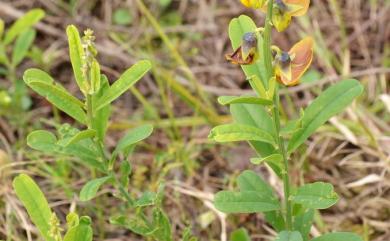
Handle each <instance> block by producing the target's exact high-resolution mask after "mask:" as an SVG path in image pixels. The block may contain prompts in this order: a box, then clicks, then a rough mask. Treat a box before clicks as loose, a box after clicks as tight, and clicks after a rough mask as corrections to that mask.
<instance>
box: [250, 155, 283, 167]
mask: <svg viewBox="0 0 390 241" xmlns="http://www.w3.org/2000/svg"><path fill="white" fill-rule="evenodd" d="M282 160H283V156H282V155H281V154H278V153H276V154H272V155H269V156H266V157H263V158H259V157H254V158H251V162H252V163H253V164H255V165H259V164H261V163H264V162H265V163H268V162H271V163H276V164H279V163H281V162H282Z"/></svg>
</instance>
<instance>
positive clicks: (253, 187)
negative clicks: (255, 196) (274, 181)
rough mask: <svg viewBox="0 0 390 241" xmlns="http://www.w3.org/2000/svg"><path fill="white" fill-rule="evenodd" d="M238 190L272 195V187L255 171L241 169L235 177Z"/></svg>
mask: <svg viewBox="0 0 390 241" xmlns="http://www.w3.org/2000/svg"><path fill="white" fill-rule="evenodd" d="M237 184H238V187H239V188H240V191H255V192H259V193H262V194H265V195H269V196H274V193H273V191H272V188H271V187H270V186H269V185H268V183H266V182H265V181H264V180H263V179H262V178H261V177H260V176H259V175H257V174H256V172H254V171H251V170H245V171H243V172H242V173H241V174H240V175H239V176H238V178H237Z"/></svg>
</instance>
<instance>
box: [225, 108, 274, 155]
mask: <svg viewBox="0 0 390 241" xmlns="http://www.w3.org/2000/svg"><path fill="white" fill-rule="evenodd" d="M230 112H231V114H232V116H233V119H234V121H235V122H237V123H239V124H244V125H250V126H253V127H257V128H259V129H262V130H264V131H268V132H269V133H270V134H271V135H272V136H276V130H275V128H274V124H273V121H272V119H271V117H270V116H269V115H268V113H267V112H266V111H265V109H264V108H263V107H262V106H257V105H248V104H232V105H230ZM249 143H250V145H251V146H252V147H253V148H254V149H255V151H256V152H257V154H258V155H260V156H269V155H271V154H273V153H274V152H275V148H274V147H273V146H272V145H271V144H269V143H266V142H261V141H249Z"/></svg>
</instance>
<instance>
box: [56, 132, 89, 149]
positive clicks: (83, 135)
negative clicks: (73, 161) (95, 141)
mask: <svg viewBox="0 0 390 241" xmlns="http://www.w3.org/2000/svg"><path fill="white" fill-rule="evenodd" d="M95 135H96V131H95V130H90V129H88V130H83V131H80V132H78V133H77V134H76V135H74V136H73V137H72V138H70V139H69V140H67V141H66V142H65V143H64V144H63V146H65V147H66V146H69V145H71V144H75V143H77V142H79V141H81V140H84V139H88V138H93V137H94V136H95Z"/></svg>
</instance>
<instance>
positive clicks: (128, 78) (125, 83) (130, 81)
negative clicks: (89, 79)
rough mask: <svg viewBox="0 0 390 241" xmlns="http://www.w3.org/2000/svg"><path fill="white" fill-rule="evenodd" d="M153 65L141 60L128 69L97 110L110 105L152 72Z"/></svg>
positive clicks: (101, 99) (104, 97) (100, 99)
mask: <svg viewBox="0 0 390 241" xmlns="http://www.w3.org/2000/svg"><path fill="white" fill-rule="evenodd" d="M151 67H152V64H151V63H150V61H148V60H141V61H139V62H137V63H136V64H134V65H133V66H131V67H130V68H129V69H127V70H126V71H125V72H124V73H123V74H122V75H121V76H120V77H119V79H118V80H117V81H115V83H114V84H113V85H112V86H111V87H110V88H109V89H108V91H107V93H105V94H104V95H103V96H102V97H101V98H99V100H98V103H97V104H96V106H97V107H96V110H99V109H100V108H103V107H104V106H106V105H108V104H110V103H111V102H112V101H114V100H115V99H116V98H118V97H119V96H120V95H122V94H123V93H124V92H125V91H127V90H128V89H129V88H130V87H131V86H133V85H134V84H135V83H136V82H137V81H138V80H139V79H141V78H142V76H144V75H145V74H146V72H148V71H149V70H150V68H151Z"/></svg>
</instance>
